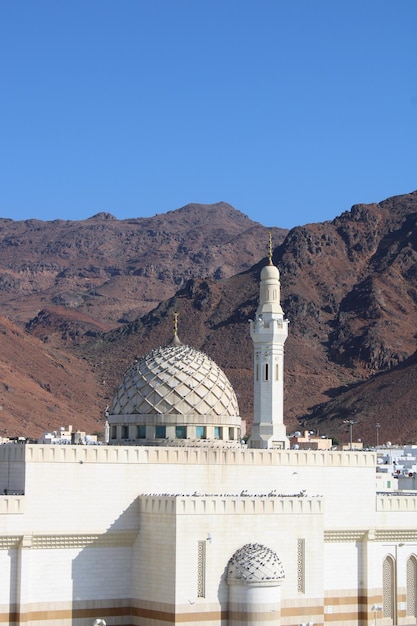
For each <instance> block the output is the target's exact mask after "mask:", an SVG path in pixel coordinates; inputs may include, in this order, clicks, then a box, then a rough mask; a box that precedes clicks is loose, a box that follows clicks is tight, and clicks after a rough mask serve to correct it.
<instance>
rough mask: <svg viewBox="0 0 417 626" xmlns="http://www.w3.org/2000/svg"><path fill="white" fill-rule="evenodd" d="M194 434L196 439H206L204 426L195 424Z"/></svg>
mask: <svg viewBox="0 0 417 626" xmlns="http://www.w3.org/2000/svg"><path fill="white" fill-rule="evenodd" d="M195 436H196V438H197V439H206V438H207V434H206V427H205V426H196V427H195Z"/></svg>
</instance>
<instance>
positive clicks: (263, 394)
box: [0, 253, 417, 626]
mask: <svg viewBox="0 0 417 626" xmlns="http://www.w3.org/2000/svg"><path fill="white" fill-rule="evenodd" d="M250 332H251V337H252V340H253V345H254V367H253V369H254V374H253V376H254V377H253V381H254V382H253V385H254V425H253V428H252V432H251V435H250V438H249V440H248V443H247V444H243V443H242V432H241V419H240V416H239V408H238V402H237V400H236V395H235V393H234V391H233V388H232V386H231V384H230V382H229V381H228V379H227V377H226V376H225V374H224V373H223V372H222V371H221V370H220V369H219V367H218V366H217V365H216V364H215V363H214V362H213V361H212V360H211V359H210V358H209V357H208V356H206V355H205V354H203V353H201V352H200V351H198V350H195V349H193V348H192V347H190V346H186V345H184V344H183V343H181V341H180V339H179V337H178V332H177V325H176V322H175V325H174V338H173V340H172V342H171V343H170V344H169V345H167V346H164V347H160V348H156V349H155V350H153V351H151V352H150V353H149V354H147V355H146V356H144V357H142V358H140V359H138V360H137V361H136V362H135V363H133V365H132V366H131V368H130V369H129V370H128V371H127V372H126V374H125V376H124V377H123V380H122V381H121V383H120V386H119V387H118V389H117V391H116V393H115V396H114V399H113V401H112V403H111V405H110V406H109V408H108V411H107V420H108V427H107V429H106V437H107V445H103V446H93V445H47V444H42V445H39V444H38V445H29V444H28V445H3V446H0V493H3V494H4V495H2V496H1V497H0V577H1V584H0V623H1V624H9V625H11V626H17V625H23V624H24V625H25V626H92V624H93V623H94V622H95V623H97V624H104V623H106V624H107V626H157V625H158V626H168V625H171V624H177V625H184V626H185V625H187V626H201V625H205V626H226V625H228V626H238V625H239V626H240V625H242V626H243V625H248V626H249V625H250V626H261V625H270V624H271V625H272V624H274V625H276V626H299V625H300V624H304V625H307V624H308V625H310V626H311V625H313V624H314V625H324V624H326V625H328V626H340V625H342V624H343V625H344V626H357V625H366V624H369V625H374V624H375V625H376V624H379V625H380V626H388V625H394V624H402V625H409V624H416V623H417V491H414V492H412V491H410V492H401V491H398V490H394V489H393V485H391V484H390V480H389V477H387V479H386V480H385V482H384V483H383V484H382V486H381V482H379V484H378V489H377V486H376V485H377V480H376V455H375V453H373V452H364V451H358V450H353V451H329V450H294V449H291V448H290V443H289V439H288V437H287V433H286V429H285V425H284V415H283V380H284V344H285V340H286V338H287V333H288V322H287V320H286V319H285V316H284V313H283V310H282V308H281V304H280V277H279V271H278V268H277V267H275V266H274V265H273V263H272V254H271V253H270V255H269V263H268V264H267V265H266V266H265V267H264V268H263V269H262V271H261V276H260V296H259V306H258V309H257V312H256V316H255V319H254V320H253V321H252V322H251V325H250ZM300 384H302V381H300Z"/></svg>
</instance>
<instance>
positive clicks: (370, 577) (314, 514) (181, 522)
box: [0, 445, 417, 626]
mask: <svg viewBox="0 0 417 626" xmlns="http://www.w3.org/2000/svg"><path fill="white" fill-rule="evenodd" d="M6 448H7V447H6V446H3V447H0V480H4V477H5V476H7V475H8V473H9V469H10V471H11V473H12V474H13V472H16V477H17V478H18V480H19V481H22V477H24V481H23V484H22V487H23V489H24V492H25V495H24V496H4V495H3V496H0V614H1V615H6V614H7V611H8V610H9V604H10V610H15V607H16V605H18V604H19V602H20V603H21V609H22V610H23V611H25V610H26V611H27V612H28V614H27V615H26V617H27V620H26V623H27V625H28V626H31V619H30V617H28V615H29V616H30V615H31V613H30V611H39V612H40V614H42V615H45V616H46V615H47V616H48V617H45V622H44V623H45V625H46V624H48V626H50V625H51V624H53V623H54V620H55V622H56V623H57V624H58V623H59V624H60V626H61V625H62V624H65V623H66V621H65V620H67V622H68V624H71V626H84V625H85V626H87V624H90V626H91V623H92V621H93V619H91V618H92V617H105V613H104V614H103V613H102V611H104V612H105V611H106V610H110V609H112V611H113V616H114V619H113V618H112V621H111V624H112V625H116V626H117V624H120V625H122V624H124V623H126V624H131V623H132V619H133V618H132V619H130V618H129V617H128V616H127V617H126V614H125V613H124V612H123V611H124V609H125V608H126V607H128V608H127V609H126V610H131V609H132V607H133V609H134V613H135V615H136V617H135V618H134V619H135V620H136V622H135V623H136V624H137V625H138V626H139V624H140V626H142V625H144V626H148V625H150V624H156V623H157V624H158V626H160V625H162V624H164V623H165V622H166V623H169V622H170V620H171V619H172V614H173V612H174V611H176V613H177V617H178V616H183V617H184V619H183V621H187V623H188V624H195V625H197V624H199V614H200V615H201V613H200V612H201V611H203V612H204V613H205V617H206V623H207V625H209V624H211V623H212V624H219V620H220V616H221V614H222V611H223V615H224V612H225V611H226V610H227V601H228V587H227V584H226V582H225V578H224V577H225V568H226V565H227V562H228V559H229V558H230V557H231V556H232V555H233V553H234V552H235V551H236V550H237V549H239V548H240V547H241V546H243V545H244V544H246V543H255V542H258V543H262V544H264V545H266V546H268V547H269V548H271V549H272V550H274V551H275V552H276V553H277V554H278V556H279V558H280V559H281V561H282V564H283V567H284V570H285V579H284V581H283V583H282V586H281V596H282V597H281V607H282V617H281V623H282V626H290V625H293V624H295V623H302V622H308V621H312V622H313V623H322V622H323V621H324V615H326V623H328V624H332V623H334V624H336V623H339V624H340V623H341V622H342V623H344V624H346V625H348V624H356V623H357V621H356V622H355V617H354V616H355V614H357V613H358V611H359V610H361V611H365V613H366V612H369V611H370V607H368V606H361V607H358V606H357V605H356V604H355V603H356V602H357V597H358V588H360V594H359V595H361V597H365V596H366V593H367V594H368V596H367V597H368V598H369V603H370V604H372V603H377V602H381V585H382V562H383V559H384V557H385V555H386V554H387V553H390V554H391V553H392V554H393V555H394V556H395V558H396V559H397V564H398V583H399V585H400V587H401V594H402V595H401V596H399V600H398V601H399V603H400V602H402V603H404V593H405V592H404V589H405V588H406V584H405V582H406V581H405V571H406V570H405V567H406V565H405V564H406V560H407V558H408V556H409V555H410V554H412V553H413V552H414V551H417V531H416V530H415V529H417V496H416V497H409V496H404V495H400V494H393V495H389V496H376V493H375V455H373V454H370V453H364V452H358V453H356V452H346V453H340V452H335V453H333V452H327V451H314V452H312V451H292V450H286V451H267V450H265V451H257V450H218V449H215V448H213V449H206V450H204V449H197V448H195V449H193V448H191V449H184V448H181V449H174V448H169V449H164V448H134V447H127V448H122V447H112V446H109V447H108V446H97V447H94V448H93V447H84V446H62V447H59V446H39V445H38V446H16V451H14V450H12V451H10V450H6ZM11 456H12V457H13V458H12V459H11ZM25 457H26V463H25V462H24V461H25ZM9 461H11V462H12V464H10V465H9ZM8 465H9V468H8V469H7V471H6V470H5V467H6V466H8ZM1 487H2V485H1V482H0V493H1ZM301 492H303V493H304V496H303V497H285V498H282V497H279V494H286V496H290V495H292V496H295V495H296V494H300V493H301ZM152 494H154V495H152ZM158 494H165V495H158ZM175 494H176V495H175ZM187 494H188V495H187ZM192 494H195V495H194V496H193V495H192ZM268 494H269V495H268ZM208 538H210V540H208ZM300 540H303V541H304V544H303V545H304V549H305V552H304V557H303V563H302V568H301V569H302V576H303V577H304V583H303V585H302V590H300V584H299V583H300V581H299V576H300V563H299V562H298V561H297V559H298V557H299V555H298V545H299V544H298V542H299V541H300ZM199 541H203V542H204V541H205V550H206V561H205V582H206V585H205V594H204V595H205V597H203V598H202V597H198V595H197V574H198V559H197V554H198V553H197V550H198V542H199ZM22 546H24V548H22ZM19 563H21V564H22V568H23V569H22V571H21V572H20V570H19V567H20V565H19ZM335 563H337V564H339V565H340V566H339V565H338V566H337V567H335ZM365 592H366V593H365ZM400 597H401V599H400ZM74 606H76V607H78V608H77V610H79V611H80V617H79V618H77V621H74V619H75V618H74V619H73V618H71V611H73V609H74ZM129 607H130V609H129ZM122 609H123V610H122ZM133 609H132V610H133ZM119 610H120V615H119V616H118V614H117V611H119ZM54 611H55V613H54ZM94 611H96V612H94ZM297 611H298V613H297ZM355 611H356V613H355ZM50 615H54V616H55V617H54V618H52V617H49V616H50ZM331 615H334V620H333V622H332V619H333V618H332V617H331ZM141 616H142V617H141ZM371 617H372V616H371V614H370V618H369V619H371ZM181 619H182V618H181ZM181 619H180V618H179V617H178V620H177V621H181ZM405 619H406V616H405V614H404V615H402V614H401V615H399V623H402V624H406V623H410V622H407V621H404V620H405ZM68 620H69V621H68ZM71 620H72V622H71ZM129 620H130V621H129ZM401 620H402V621H401ZM3 621H4V620H3ZM6 621H7V618H6ZM35 622H36V620H35ZM35 622H34V623H35ZM36 623H38V624H39V619H38V620H37V622H36Z"/></svg>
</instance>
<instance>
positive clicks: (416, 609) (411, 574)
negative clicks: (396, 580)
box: [407, 554, 417, 617]
mask: <svg viewBox="0 0 417 626" xmlns="http://www.w3.org/2000/svg"><path fill="white" fill-rule="evenodd" d="M416 592H417V557H416V555H415V554H412V555H411V556H409V557H408V559H407V615H412V616H413V617H416V616H417V601H416V596H417V593H416Z"/></svg>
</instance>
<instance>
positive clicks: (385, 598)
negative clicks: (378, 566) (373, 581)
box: [382, 554, 395, 620]
mask: <svg viewBox="0 0 417 626" xmlns="http://www.w3.org/2000/svg"><path fill="white" fill-rule="evenodd" d="M382 609H383V615H384V618H388V619H392V620H394V615H395V559H394V557H393V556H392V555H391V554H388V555H387V556H386V557H385V559H384V562H383V564H382Z"/></svg>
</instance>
